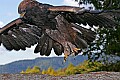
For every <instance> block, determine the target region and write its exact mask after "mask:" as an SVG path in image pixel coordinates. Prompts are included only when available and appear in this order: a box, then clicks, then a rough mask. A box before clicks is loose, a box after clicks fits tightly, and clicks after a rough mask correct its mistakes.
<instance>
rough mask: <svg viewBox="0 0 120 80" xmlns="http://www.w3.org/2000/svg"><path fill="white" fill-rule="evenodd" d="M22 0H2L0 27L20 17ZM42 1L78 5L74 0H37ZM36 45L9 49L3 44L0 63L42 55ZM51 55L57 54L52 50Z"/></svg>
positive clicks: (0, 4)
mask: <svg viewBox="0 0 120 80" xmlns="http://www.w3.org/2000/svg"><path fill="white" fill-rule="evenodd" d="M21 1H22V0H0V28H1V27H3V26H4V25H6V24H7V23H9V22H10V21H12V20H14V19H16V18H18V17H19V14H18V12H17V8H18V5H19V3H20V2H21ZM37 1H39V2H41V3H47V4H52V5H55V6H60V5H69V6H78V3H77V2H74V1H73V0H37ZM34 48H35V46H32V47H31V48H27V50H26V51H22V50H20V51H14V50H13V51H8V50H6V49H5V48H4V47H3V45H1V46H0V65H4V64H7V63H10V62H13V61H17V60H23V59H35V58H37V57H44V56H40V55H39V53H38V54H35V53H34ZM51 53H52V54H51V55H50V57H53V56H56V55H55V54H54V51H53V50H52V52H51Z"/></svg>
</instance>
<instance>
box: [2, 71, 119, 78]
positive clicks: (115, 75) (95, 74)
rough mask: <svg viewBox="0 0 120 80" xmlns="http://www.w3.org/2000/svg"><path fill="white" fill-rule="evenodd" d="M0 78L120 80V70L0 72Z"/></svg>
mask: <svg viewBox="0 0 120 80" xmlns="http://www.w3.org/2000/svg"><path fill="white" fill-rule="evenodd" d="M0 80H120V72H91V73H87V74H76V75H70V76H49V75H42V74H0Z"/></svg>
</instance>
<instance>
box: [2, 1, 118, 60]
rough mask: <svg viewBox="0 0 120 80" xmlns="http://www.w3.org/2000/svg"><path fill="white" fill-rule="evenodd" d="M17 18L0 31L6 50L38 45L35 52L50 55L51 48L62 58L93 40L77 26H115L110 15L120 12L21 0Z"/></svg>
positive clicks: (91, 33) (84, 29)
mask: <svg viewBox="0 0 120 80" xmlns="http://www.w3.org/2000/svg"><path fill="white" fill-rule="evenodd" d="M18 13H19V14H20V15H21V16H20V17H19V18H18V19H16V20H14V21H12V22H10V23H9V24H7V25H6V26H4V27H3V28H1V29H0V44H1V43H2V44H3V45H4V47H5V48H6V49H7V50H20V49H21V50H25V49H26V47H28V48H30V47H31V46H32V45H35V44H37V46H36V48H35V50H34V52H35V53H38V52H40V55H46V56H49V55H50V53H51V50H52V48H53V49H54V52H55V54H56V55H62V53H64V55H65V57H64V59H65V60H66V58H67V57H68V56H69V55H71V54H74V55H77V54H78V53H79V52H80V51H81V50H82V49H84V48H87V46H88V45H89V44H90V43H91V42H92V41H93V40H94V39H95V35H96V33H95V32H94V31H92V30H90V29H86V28H83V27H81V26H80V24H83V25H87V24H88V25H89V26H90V27H93V26H99V27H106V28H109V27H110V28H113V27H115V26H116V23H115V21H114V20H113V16H112V15H114V16H119V17H120V15H119V13H120V11H119V10H106V11H99V10H86V9H85V8H79V7H72V6H53V5H49V4H42V3H39V2H37V1H36V0H23V1H22V2H21V3H20V5H19V7H18Z"/></svg>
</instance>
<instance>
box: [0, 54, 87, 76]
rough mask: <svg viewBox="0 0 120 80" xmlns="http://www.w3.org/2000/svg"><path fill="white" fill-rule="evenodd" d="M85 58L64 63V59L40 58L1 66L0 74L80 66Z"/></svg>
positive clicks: (71, 58) (72, 58)
mask: <svg viewBox="0 0 120 80" xmlns="http://www.w3.org/2000/svg"><path fill="white" fill-rule="evenodd" d="M86 59H87V57H85V56H80V55H79V56H77V57H75V58H74V57H69V58H68V60H67V61H66V62H65V63H64V62H63V57H48V58H45V57H40V58H36V59H33V60H20V61H15V62H12V63H9V64H6V65H0V74H3V73H19V72H21V71H22V70H26V68H27V67H28V66H29V67H33V66H35V65H36V66H39V67H40V68H41V69H47V68H48V67H50V66H51V67H53V68H54V69H55V70H57V69H59V68H65V67H66V66H68V64H69V63H72V64H74V65H78V64H79V63H81V62H83V61H84V60H86Z"/></svg>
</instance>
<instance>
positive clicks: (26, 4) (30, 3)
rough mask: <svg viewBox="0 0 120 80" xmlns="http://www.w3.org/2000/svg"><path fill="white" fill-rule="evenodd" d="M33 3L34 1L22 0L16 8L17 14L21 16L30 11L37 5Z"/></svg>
mask: <svg viewBox="0 0 120 80" xmlns="http://www.w3.org/2000/svg"><path fill="white" fill-rule="evenodd" d="M35 2H36V0H23V1H22V2H21V3H20V4H19V6H18V13H19V14H23V13H25V12H26V10H27V9H31V8H32V7H34V6H36V5H37V4H36V3H35Z"/></svg>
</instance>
